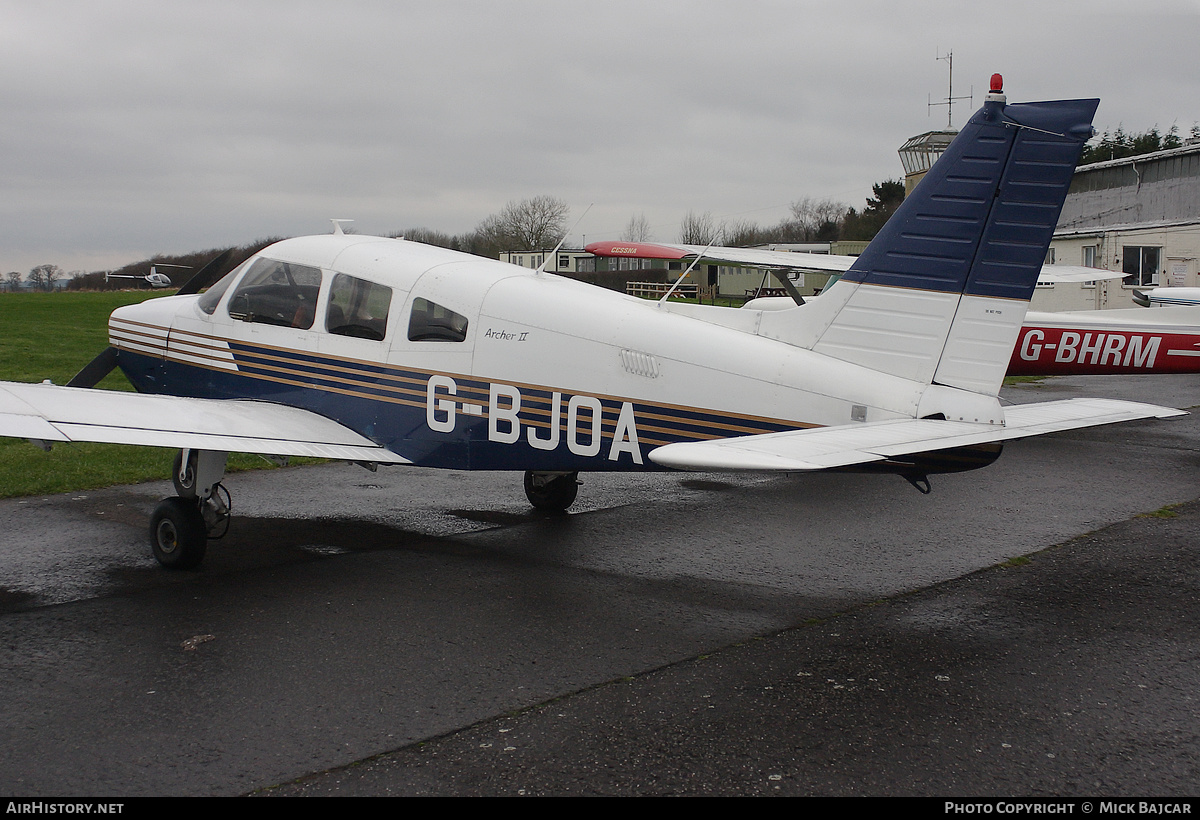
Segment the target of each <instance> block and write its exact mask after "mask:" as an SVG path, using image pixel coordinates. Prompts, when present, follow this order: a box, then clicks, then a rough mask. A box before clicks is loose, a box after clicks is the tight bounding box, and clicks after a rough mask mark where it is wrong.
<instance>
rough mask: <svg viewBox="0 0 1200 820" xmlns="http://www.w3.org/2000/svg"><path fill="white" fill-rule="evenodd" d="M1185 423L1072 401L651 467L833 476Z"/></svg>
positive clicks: (866, 428) (802, 438)
mask: <svg viewBox="0 0 1200 820" xmlns="http://www.w3.org/2000/svg"><path fill="white" fill-rule="evenodd" d="M1181 415H1186V413H1184V411H1182V410H1175V409H1173V408H1170V407H1157V406H1155V405H1151V404H1141V403H1139V402H1129V401H1114V400H1111V399H1066V400H1063V401H1051V402H1040V403H1036V404H1020V405H1015V406H1012V407H1006V408H1005V409H1004V416H1005V424H1004V426H1002V427H1001V426H998V425H994V424H977V423H974V422H962V421H941V420H937V419H893V420H889V421H878V422H865V423H860V424H846V425H839V426H837V427H818V428H813V429H808V430H790V431H787V432H783V433H766V434H763V435H757V436H741V437H737V438H725V439H715V440H712V441H699V442H681V443H678V444H666V445H664V446H662V447H658V448H656V449H654V450H651V451H650V460H651V461H653V462H654V463H655V464H659V465H661V466H663V467H672V468H675V469H678V470H725V471H757V470H771V471H783V472H792V471H802V470H827V469H830V468H832V467H848V466H851V465H854V464H867V463H870V462H872V461H883V460H884V459H888V458H893V457H896V456H904V455H912V454H915V453H927V452H931V451H935V450H945V449H948V448H951V447H967V446H970V445H975V444H987V443H989V442H995V441H1006V440H1008V439H1016V438H1024V437H1025V436H1036V435H1041V434H1042V433H1054V432H1058V431H1060V430H1073V429H1076V428H1079V427H1092V426H1094V425H1098V424H1112V423H1115V422H1120V421H1133V420H1135V419H1144V418H1168V417H1170V416H1181Z"/></svg>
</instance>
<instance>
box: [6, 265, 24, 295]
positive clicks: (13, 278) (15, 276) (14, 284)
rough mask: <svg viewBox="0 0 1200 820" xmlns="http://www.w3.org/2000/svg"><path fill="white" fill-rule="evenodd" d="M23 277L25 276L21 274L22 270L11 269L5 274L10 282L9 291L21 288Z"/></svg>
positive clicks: (13, 291) (14, 291) (12, 291)
mask: <svg viewBox="0 0 1200 820" xmlns="http://www.w3.org/2000/svg"><path fill="white" fill-rule="evenodd" d="M22 278H23V277H22V276H21V273H20V271H15V270H10V271H9V272H8V273H6V274H4V281H5V282H7V283H8V292H9V293H16V292H17V291H18V290H20V289H21V279H22Z"/></svg>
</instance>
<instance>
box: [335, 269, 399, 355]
mask: <svg viewBox="0 0 1200 820" xmlns="http://www.w3.org/2000/svg"><path fill="white" fill-rule="evenodd" d="M391 306H392V289H391V288H389V287H386V286H385V285H377V284H375V283H374V282H368V281H367V280H365V279H357V278H355V277H353V276H347V275H346V274H344V273H339V274H338V275H337V276H335V277H333V285H332V286H331V287H330V288H329V309H328V310H326V312H325V329H326V330H328V331H329V332H330V333H336V334H337V335H339V336H353V337H355V338H357V339H374V340H375V341H377V342H379V341H382V340H383V337H384V335H385V334H386V333H387V318H388V309H389V308H390V307H391Z"/></svg>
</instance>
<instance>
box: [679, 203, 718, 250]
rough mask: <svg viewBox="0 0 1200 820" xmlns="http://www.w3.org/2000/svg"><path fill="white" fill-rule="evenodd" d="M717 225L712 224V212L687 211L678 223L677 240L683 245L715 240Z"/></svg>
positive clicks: (707, 242)
mask: <svg viewBox="0 0 1200 820" xmlns="http://www.w3.org/2000/svg"><path fill="white" fill-rule="evenodd" d="M716 238H717V227H716V225H714V224H713V218H712V214H711V213H709V212H706V213H704V214H697V213H696V212H694V211H688V212H687V216H685V217H684V218H683V221H682V222H680V223H679V241H680V242H681V243H683V244H684V245H707V244H709V243H710V242H714V241H716Z"/></svg>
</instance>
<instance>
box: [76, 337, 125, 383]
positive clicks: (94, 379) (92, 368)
mask: <svg viewBox="0 0 1200 820" xmlns="http://www.w3.org/2000/svg"><path fill="white" fill-rule="evenodd" d="M116 366H117V349H116V348H115V347H106V348H104V352H103V353H101V354H100V355H99V356H97V357H96V358H94V359H92V361H91V362H90V363H89V364H88V365H87V366H86V367H85V368H83V370H80V371H79V372H78V373H76V374H75V375H74V376H73V377H72V378H71V380H70V381H69V382H67V387H95V386H96V385H97V384H99V382H100V380H101V379H103V378H104V377H105V376H107V375H108V374H109V373H111V372H112V371H113V368H114V367H116Z"/></svg>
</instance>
